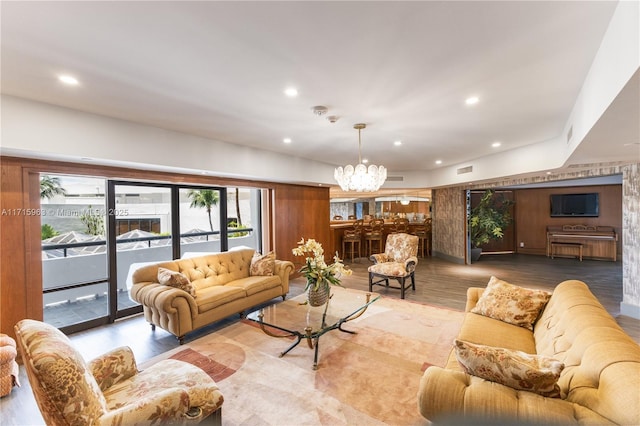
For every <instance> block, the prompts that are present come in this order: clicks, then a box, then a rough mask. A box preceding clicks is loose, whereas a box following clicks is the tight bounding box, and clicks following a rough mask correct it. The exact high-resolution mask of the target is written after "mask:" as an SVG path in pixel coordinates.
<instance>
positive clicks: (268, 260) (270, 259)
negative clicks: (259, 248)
mask: <svg viewBox="0 0 640 426" xmlns="http://www.w3.org/2000/svg"><path fill="white" fill-rule="evenodd" d="M275 267H276V255H275V253H274V252H272V251H271V252H269V253H267V254H260V253H255V254H254V255H253V257H252V258H251V266H250V269H249V275H251V276H255V275H259V276H269V275H273V270H274V269H275Z"/></svg>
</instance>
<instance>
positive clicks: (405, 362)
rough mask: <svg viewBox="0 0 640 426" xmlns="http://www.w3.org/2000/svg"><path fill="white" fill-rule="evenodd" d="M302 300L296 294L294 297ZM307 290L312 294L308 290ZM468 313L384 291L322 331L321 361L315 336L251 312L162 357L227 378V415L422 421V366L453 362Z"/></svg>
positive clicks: (262, 419) (247, 419) (276, 420)
mask: <svg viewBox="0 0 640 426" xmlns="http://www.w3.org/2000/svg"><path fill="white" fill-rule="evenodd" d="M292 300H295V299H292ZM301 300H304V298H302V299H301ZM462 317H463V313H462V312H458V311H452V310H448V309H443V308H438V307H434V306H429V305H423V304H419V303H414V302H411V301H407V300H404V301H402V300H398V299H391V298H386V297H382V298H381V299H379V300H378V301H376V302H375V303H373V304H372V305H371V306H370V307H369V309H368V310H367V311H366V312H365V314H364V315H362V316H361V317H359V318H357V319H355V320H354V321H351V322H349V323H347V324H346V325H345V328H347V329H349V330H353V331H357V334H353V335H352V334H348V333H342V332H340V331H337V330H334V331H331V332H329V333H327V334H325V335H323V336H322V337H321V339H320V352H319V364H318V370H315V371H314V370H313V369H312V365H313V350H311V349H309V347H308V346H307V345H306V343H305V342H301V343H300V345H298V347H296V348H295V349H293V350H292V351H291V352H289V353H288V354H287V355H285V356H284V357H282V358H279V357H278V355H279V353H280V352H282V351H283V350H284V349H286V348H287V347H288V346H289V345H290V344H291V340H289V339H277V338H274V337H269V336H267V335H265V334H264V333H263V332H262V331H261V330H260V329H259V328H258V327H256V325H255V323H253V322H251V321H248V320H243V321H239V322H237V323H234V324H232V325H230V326H228V327H226V328H224V329H222V330H220V331H217V332H215V333H212V334H210V335H207V336H205V337H202V338H200V339H198V340H195V341H193V342H190V343H187V344H185V345H183V346H181V347H179V348H176V349H174V350H172V351H169V352H167V353H165V354H163V355H161V356H158V357H156V358H154V359H153V360H151V361H149V362H148V363H145V364H147V365H148V364H151V363H153V362H157V361H158V360H160V359H163V358H174V359H180V360H183V361H186V362H189V363H191V364H193V365H197V366H198V367H200V368H202V369H203V370H204V371H206V372H207V373H208V374H209V375H210V376H211V377H212V378H213V379H214V380H215V381H216V382H217V383H218V386H219V387H220V390H221V392H222V393H223V395H224V398H225V402H224V405H223V410H222V413H223V415H222V421H223V424H224V425H278V426H281V425H292V426H293V425H296V426H297V425H332V426H333V425H378V424H380V425H382V424H391V425H415V424H424V423H425V422H426V420H425V419H423V418H422V417H421V416H420V413H419V412H418V408H417V396H416V395H417V392H418V385H419V381H420V377H421V376H422V372H423V371H424V370H425V369H426V368H427V367H428V366H429V365H438V366H444V364H445V362H446V359H447V357H448V355H449V352H450V350H451V343H452V341H453V339H454V338H455V336H456V335H457V334H458V331H459V328H460V324H461V323H462Z"/></svg>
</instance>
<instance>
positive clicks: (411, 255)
mask: <svg viewBox="0 0 640 426" xmlns="http://www.w3.org/2000/svg"><path fill="white" fill-rule="evenodd" d="M418 240H419V239H418V237H417V236H415V235H409V234H405V233H396V234H389V236H388V237H387V242H386V245H385V250H384V253H380V254H374V255H372V256H371V260H373V262H374V263H375V265H372V266H370V267H369V272H373V273H376V274H380V275H388V276H395V277H401V276H405V275H408V274H410V273H412V272H413V271H414V270H415V265H416V264H417V263H418V258H417V257H416V255H417V254H418Z"/></svg>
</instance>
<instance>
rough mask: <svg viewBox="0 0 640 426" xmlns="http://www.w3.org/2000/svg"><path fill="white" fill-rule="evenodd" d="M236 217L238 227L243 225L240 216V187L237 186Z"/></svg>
mask: <svg viewBox="0 0 640 426" xmlns="http://www.w3.org/2000/svg"><path fill="white" fill-rule="evenodd" d="M236 218H237V221H238V227H240V226H242V218H241V217H240V189H239V188H238V187H236Z"/></svg>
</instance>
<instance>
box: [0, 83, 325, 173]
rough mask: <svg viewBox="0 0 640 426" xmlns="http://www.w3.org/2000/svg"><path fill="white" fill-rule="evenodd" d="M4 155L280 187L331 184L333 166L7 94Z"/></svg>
mask: <svg viewBox="0 0 640 426" xmlns="http://www.w3.org/2000/svg"><path fill="white" fill-rule="evenodd" d="M1 106H2V133H1V135H2V140H1V147H0V149H1V151H0V152H2V153H3V154H5V155H24V156H27V157H32V156H35V157H36V158H59V159H61V160H68V161H76V162H78V161H80V162H85V161H83V160H82V158H83V157H88V158H92V159H95V161H94V162H90V163H89V164H107V165H122V166H125V167H126V166H129V167H134V168H138V169H154V170H157V169H159V168H160V169H164V170H169V171H170V170H175V171H187V170H188V171H190V172H191V173H199V172H201V171H208V172H211V173H212V174H214V175H216V176H235V177H242V178H248V179H256V180H265V181H276V182H301V183H302V182H327V183H328V182H329V180H330V179H331V180H333V171H334V166H332V165H330V164H327V163H322V162H319V161H311V160H305V159H301V158H297V157H291V156H287V155H283V154H278V153H274V152H270V151H265V150H260V149H256V148H249V147H244V146H239V145H233V144H229V143H226V142H220V141H215V140H211V139H205V138H202V137H197V136H192V135H188V134H184V133H179V132H174V131H169V130H164V129H159V128H156V127H150V126H145V125H141V124H136V123H132V122H128V121H124V120H118V119H114V118H109V117H105V116H100V115H96V114H89V113H85V112H81V111H76V110H72V109H68V108H62V107H58V106H54V105H49V104H44V103H40V102H34V101H30V100H26V99H22V98H16V97H13V96H7V95H2V100H1Z"/></svg>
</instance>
